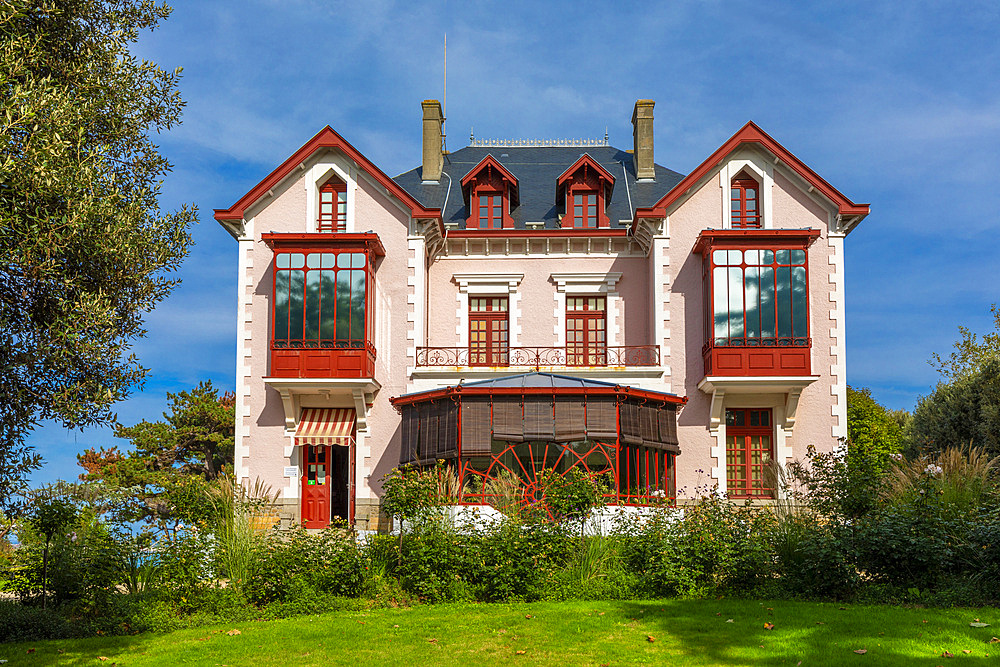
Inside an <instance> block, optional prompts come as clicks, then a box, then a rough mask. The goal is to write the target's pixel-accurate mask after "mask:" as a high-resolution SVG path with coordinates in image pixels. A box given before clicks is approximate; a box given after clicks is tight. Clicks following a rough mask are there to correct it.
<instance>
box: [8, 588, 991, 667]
mask: <svg viewBox="0 0 1000 667" xmlns="http://www.w3.org/2000/svg"><path fill="white" fill-rule="evenodd" d="M976 619H981V622H984V623H989V624H991V625H990V627H985V628H973V627H971V626H970V625H969V624H970V623H971V622H975V621H976ZM772 624H773V629H767V628H766V626H768V625H772ZM998 634H1000V610H998V609H994V608H988V609H902V608H898V607H885V606H854V605H838V604H818V603H808V602H783V601H774V602H770V601H765V602H760V601H745V600H730V599H723V600H663V601H655V600H654V601H637V602H632V601H630V602H565V603H552V602H547V603H531V604H496V605H487V604H474V605H426V606H419V607H413V608H408V609H379V610H374V611H367V612H338V613H331V614H325V615H321V616H308V617H299V618H294V619H288V620H282V621H264V622H254V623H240V624H235V625H227V626H215V627H209V628H201V629H196V630H182V631H177V632H172V633H169V634H163V635H155V634H146V635H136V636H129V637H95V638H89V639H77V640H57V641H47V642H29V643H24V644H8V645H6V646H0V660H7V661H8V662H7V664H8V665H21V664H25V665H28V664H30V665H50V664H59V665H100V664H103V665H109V666H110V665H112V664H115V665H118V666H121V667H124V666H131V665H176V664H178V663H186V664H200V665H250V664H253V665H286V664H291V665H320V664H342V665H355V666H360V665H373V664H377V665H405V666H407V667H416V666H418V665H424V664H444V665H450V664H463V665H468V664H486V665H501V664H502V665H508V666H510V665H514V666H516V665H518V664H524V665H538V664H542V665H641V664H658V665H660V664H668V665H798V664H800V661H801V664H802V665H804V666H812V665H888V664H900V665H941V664H945V663H946V661H947V664H976V665H978V664H983V665H986V664H1000V641H997V642H994V643H990V640H991V639H992V638H994V636H995V635H998ZM860 651H864V653H860ZM945 652H947V653H949V654H952V655H953V656H954V657H953V658H950V659H949V657H950V656H948V655H944V656H943V655H942V654H944V653H945Z"/></svg>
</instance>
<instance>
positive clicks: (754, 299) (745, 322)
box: [695, 230, 819, 376]
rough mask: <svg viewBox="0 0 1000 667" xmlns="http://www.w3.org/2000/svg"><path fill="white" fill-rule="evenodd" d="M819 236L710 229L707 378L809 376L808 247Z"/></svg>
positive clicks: (705, 244) (704, 248)
mask: <svg viewBox="0 0 1000 667" xmlns="http://www.w3.org/2000/svg"><path fill="white" fill-rule="evenodd" d="M818 236H819V231H817V230H770V231H766V232H765V231H763V230H761V231H743V230H706V231H704V232H702V234H701V235H700V236H699V239H698V242H697V243H696V245H695V252H700V253H702V255H703V257H704V270H705V274H704V301H705V310H706V319H705V321H706V334H707V335H706V339H707V342H706V343H705V346H704V348H703V354H704V357H705V374H706V375H715V376H755V375H761V376H767V375H771V376H776V375H808V374H809V372H810V359H809V357H810V349H809V348H810V347H811V345H812V341H811V338H810V332H809V267H808V261H807V260H808V246H809V245H810V243H812V241H813V240H815V239H816V238H817V237H818Z"/></svg>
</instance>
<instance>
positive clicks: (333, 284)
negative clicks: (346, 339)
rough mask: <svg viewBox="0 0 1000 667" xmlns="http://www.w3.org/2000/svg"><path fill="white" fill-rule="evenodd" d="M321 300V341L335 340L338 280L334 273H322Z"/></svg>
mask: <svg viewBox="0 0 1000 667" xmlns="http://www.w3.org/2000/svg"><path fill="white" fill-rule="evenodd" d="M319 273H320V274H321V278H320V298H321V299H322V312H321V313H320V324H319V337H320V339H321V340H333V339H334V338H336V334H335V332H334V324H335V319H334V318H335V317H336V313H337V279H336V274H335V273H334V272H333V271H321V272H319Z"/></svg>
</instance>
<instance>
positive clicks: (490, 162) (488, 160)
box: [462, 155, 517, 188]
mask: <svg viewBox="0 0 1000 667" xmlns="http://www.w3.org/2000/svg"><path fill="white" fill-rule="evenodd" d="M487 166H490V167H493V168H494V169H496V170H497V171H499V172H500V175H501V176H502V177H503V178H504V180H506V181H509V182H510V183H511V184H512V185H513V186H514V187H517V177H516V176H514V174H512V173H510V172H509V171H507V169H506V167H504V166H503V165H502V164H500V162H499V161H497V159H496V158H495V157H493V156H492V155H487V156H486V157H484V158H483V159H482V160H480V161H479V164H477V165H476V166H475V167H473V168H472V169H470V170H469V173H467V174H466V175H465V176H463V177H462V187H463V188H464V187H465V186H467V185H468V184H469V182H470V181H472V180H474V179H475V178H476V177H477V176H478V175H479V172H481V171H482V170H483V169H485V168H486V167H487Z"/></svg>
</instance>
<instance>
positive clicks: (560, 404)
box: [392, 373, 687, 505]
mask: <svg viewBox="0 0 1000 667" xmlns="http://www.w3.org/2000/svg"><path fill="white" fill-rule="evenodd" d="M686 401H687V399H686V398H683V397H680V396H676V395H674V394H668V393H664V392H656V391H650V390H646V389H638V388H634V387H626V386H621V385H616V384H612V383H608V382H599V381H595V380H586V379H581V378H575V377H569V376H565V375H554V374H550V373H526V374H523V375H512V376H508V377H500V378H494V379H491V380H484V381H480V382H469V383H460V384H458V385H454V386H450V387H443V388H440V389H432V390H428V391H421V392H415V393H412V394H406V395H404V396H399V397H396V398H393V399H392V403H393V405H394V406H395V408H396V409H397V410H399V411H400V413H401V414H402V429H403V432H402V447H401V450H400V457H399V462H400V465H403V466H420V467H422V466H430V465H434V464H435V463H436V462H437V461H444V462H445V464H446V465H448V466H449V467H451V468H452V469H454V470H456V471H457V473H458V477H459V488H460V489H461V490H462V491H461V494H462V498H461V500H462V501H463V502H465V503H469V504H479V503H484V502H488V501H489V500H490V498H489V496H490V495H491V491H490V489H491V483H492V482H494V481H496V480H497V479H498V478H499V477H500V476H503V475H507V476H509V475H510V474H513V475H514V476H516V477H517V478H518V479H520V481H521V485H522V486H521V488H522V490H523V494H524V500H525V501H527V502H531V501H532V500H537V499H538V498H536V495H540V494H541V489H540V488H539V475H540V473H541V472H542V471H543V470H554V471H555V472H556V473H558V474H563V475H564V474H566V473H567V472H568V471H569V470H571V469H573V468H578V469H581V470H583V471H585V472H586V473H587V474H588V475H590V476H602V477H603V479H604V480H605V482H606V483H607V485H608V486H609V487H610V490H609V492H608V493H607V500H608V502H609V503H624V504H634V505H647V504H660V503H664V502H671V501H672V500H673V499H674V497H675V488H676V485H675V465H674V460H675V458H676V456H677V455H678V454H680V448H679V446H678V441H677V410H678V408H680V407H681V406H683V405H684V404H685V403H686Z"/></svg>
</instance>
